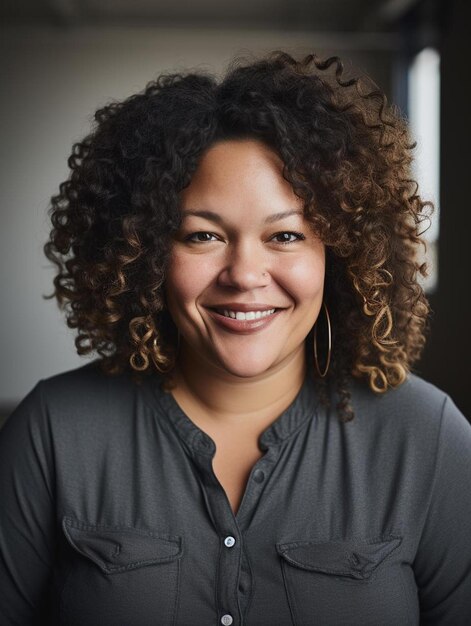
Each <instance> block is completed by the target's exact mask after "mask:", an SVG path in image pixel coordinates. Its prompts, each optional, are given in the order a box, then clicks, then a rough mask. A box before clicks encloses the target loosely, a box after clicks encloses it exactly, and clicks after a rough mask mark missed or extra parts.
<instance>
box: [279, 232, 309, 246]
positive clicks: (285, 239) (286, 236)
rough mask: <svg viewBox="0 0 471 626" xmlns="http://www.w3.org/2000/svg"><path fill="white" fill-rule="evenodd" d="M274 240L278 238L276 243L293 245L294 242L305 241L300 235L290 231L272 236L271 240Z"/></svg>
mask: <svg viewBox="0 0 471 626" xmlns="http://www.w3.org/2000/svg"><path fill="white" fill-rule="evenodd" d="M292 237H294V238H295V239H292ZM276 238H278V243H281V244H288V243H295V242H296V241H302V240H303V239H306V237H305V236H304V235H303V234H302V233H296V232H292V231H290V230H287V231H284V232H281V233H276V234H275V235H273V237H272V239H276ZM280 238H281V239H280Z"/></svg>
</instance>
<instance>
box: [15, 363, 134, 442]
mask: <svg viewBox="0 0 471 626" xmlns="http://www.w3.org/2000/svg"><path fill="white" fill-rule="evenodd" d="M138 388H139V386H138V384H137V383H136V382H135V381H134V380H133V379H132V376H131V375H130V373H128V372H125V373H122V374H117V375H109V374H106V373H105V372H103V370H102V369H101V367H100V361H99V360H98V359H97V360H94V361H91V362H89V363H86V364H85V365H83V366H81V367H78V368H75V369H72V370H69V371H66V372H62V373H60V374H56V375H54V376H50V377H48V378H44V379H42V380H40V381H39V382H38V383H37V384H36V385H35V387H34V388H33V389H32V390H31V391H30V392H29V393H28V394H27V396H26V397H25V398H24V399H23V400H22V402H21V403H20V404H19V406H18V407H17V408H16V409H15V411H14V412H13V413H12V414H11V416H10V417H9V418H8V419H7V421H6V424H5V427H6V426H7V425H8V428H11V427H12V423H13V422H14V423H15V424H16V427H18V426H19V424H20V423H21V422H28V423H29V424H30V426H33V427H34V426H39V425H41V426H42V428H46V427H47V428H48V429H51V431H56V432H57V431H63V430H70V432H74V431H80V430H83V429H87V430H89V428H90V427H92V426H93V428H92V429H91V430H92V431H93V430H94V429H96V428H97V427H98V424H100V425H101V426H103V427H104V428H106V426H107V425H108V426H109V428H112V427H113V426H115V425H116V423H117V422H120V421H122V415H123V414H126V415H132V414H133V407H134V406H135V397H136V393H137V390H138Z"/></svg>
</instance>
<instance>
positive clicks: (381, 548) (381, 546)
mask: <svg viewBox="0 0 471 626" xmlns="http://www.w3.org/2000/svg"><path fill="white" fill-rule="evenodd" d="M401 542H402V538H401V537H390V538H389V539H387V540H384V539H383V540H381V541H377V542H359V541H327V542H315V541H293V542H291V543H277V544H276V549H277V551H278V554H279V555H280V556H281V557H283V559H284V560H285V561H287V562H288V563H290V564H291V565H294V566H295V567H299V568H301V569H304V570H311V571H316V572H323V573H325V574H335V575H337V576H348V577H350V578H356V579H359V580H364V579H367V578H369V577H370V576H371V574H372V573H373V572H374V570H375V569H376V568H377V567H378V565H379V564H380V563H381V562H382V561H384V559H385V558H386V557H387V556H388V555H389V554H391V552H393V551H394V550H395V549H396V548H397V547H398V546H399V545H400V544H401Z"/></svg>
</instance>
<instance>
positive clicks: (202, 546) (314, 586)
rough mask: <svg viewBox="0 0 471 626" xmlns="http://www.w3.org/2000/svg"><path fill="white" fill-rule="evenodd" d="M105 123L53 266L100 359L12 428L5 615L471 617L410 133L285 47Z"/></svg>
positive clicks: (449, 419) (60, 213)
mask: <svg viewBox="0 0 471 626" xmlns="http://www.w3.org/2000/svg"><path fill="white" fill-rule="evenodd" d="M333 70H334V71H333ZM96 122H97V123H96V127H95V128H94V130H93V132H92V133H91V134H90V135H89V136H88V137H86V138H85V140H84V141H83V142H81V143H79V144H77V145H76V146H75V147H74V151H73V154H72V156H71V158H70V160H69V164H70V167H71V170H72V171H71V175H70V178H69V180H68V181H67V182H65V183H63V184H62V186H61V188H60V193H59V194H58V195H57V196H55V197H54V198H53V200H52V222H53V230H52V232H51V237H50V240H49V242H48V243H47V244H46V246H45V251H46V255H47V257H48V258H49V259H50V260H51V261H52V262H54V263H55V264H56V265H57V268H58V273H57V276H56V278H55V281H54V284H55V296H56V297H57V299H58V301H59V303H60V304H61V305H62V306H64V307H65V308H66V310H67V320H68V325H69V327H71V328H76V329H77V331H78V336H77V339H76V345H77V349H78V352H79V354H87V353H89V352H91V351H92V350H96V351H97V352H98V354H99V355H100V357H101V358H100V359H99V360H97V361H92V362H90V363H88V364H87V365H85V366H83V367H81V368H79V369H76V370H74V371H70V372H66V373H64V374H61V375H59V376H54V377H52V378H48V379H47V380H42V381H41V382H39V383H38V384H37V385H36V387H35V388H34V389H33V391H32V392H31V393H30V394H29V395H28V396H27V397H26V398H25V399H24V401H23V402H22V403H21V405H20V406H19V407H18V409H17V410H16V411H15V412H14V414H13V415H12V416H11V417H10V419H9V420H8V422H7V424H6V426H5V427H4V429H3V431H2V433H1V441H0V451H1V461H0V463H1V473H0V476H1V498H2V503H3V505H2V509H1V513H0V515H1V518H0V519H1V525H2V538H1V546H0V550H1V560H0V572H1V573H0V576H1V581H0V582H1V589H2V599H1V600H0V610H1V615H2V620H1V623H2V624H8V625H9V624H39V623H41V624H67V625H68V626H71V625H79V624H80V625H86V626H93V625H95V624H100V625H102V624H110V625H123V626H129V625H131V624H132V625H133V626H140V625H148V624H158V625H159V626H165V625H169V624H177V625H193V624H195V625H201V624H215V625H216V624H223V625H225V626H229V625H231V624H233V625H239V624H244V625H247V626H248V625H250V626H252V625H254V626H263V625H265V624H269V625H271V626H273V625H280V626H285V625H286V626H288V625H291V624H295V625H297V626H299V625H301V624H302V625H305V624H322V625H331V624H333V625H337V624H355V625H357V624H362V625H371V626H373V625H374V626H377V625H378V624H381V625H382V626H385V625H391V626H392V625H394V626H397V624H410V625H412V624H419V623H420V624H434V625H435V624H437V625H438V624H440V625H443V624H449V625H452V624H453V626H458V625H464V624H469V623H470V618H471V550H470V545H471V539H470V532H469V531H470V530H471V529H470V519H471V490H470V489H469V484H470V480H471V463H470V458H471V427H470V425H469V423H468V422H467V421H466V419H465V418H464V416H463V415H462V414H461V413H460V412H459V410H458V409H457V407H456V406H455V405H454V403H453V401H452V400H451V399H450V397H449V396H448V395H447V394H446V393H444V392H443V391H441V390H440V389H438V388H436V387H435V386H433V385H432V384H430V383H428V382H426V381H424V380H422V379H421V378H420V377H419V376H417V375H416V374H414V373H412V367H413V364H414V363H415V362H416V361H417V359H418V357H419V356H420V353H421V350H422V348H423V345H424V341H425V332H426V324H427V316H428V311H429V309H428V303H427V300H426V298H425V295H424V293H423V291H422V289H421V287H420V286H419V284H418V282H417V277H418V274H419V273H420V274H422V275H425V274H426V267H425V265H419V263H418V262H417V261H416V258H415V255H416V250H417V247H418V245H420V244H421V242H422V240H421V238H420V233H419V230H420V223H421V221H422V220H423V219H424V217H425V216H424V212H425V209H426V208H427V207H428V206H429V203H427V202H424V201H423V200H422V199H421V198H420V197H419V195H418V194H417V188H416V184H415V183H414V182H413V181H412V180H411V179H410V175H409V166H410V162H411V149H412V147H413V146H412V145H411V143H410V140H409V138H408V134H407V128H406V124H405V122H404V121H403V120H402V119H401V118H400V116H399V115H398V113H397V112H396V111H395V110H394V109H391V108H389V107H388V106H387V104H386V101H385V97H384V95H383V94H382V93H381V92H379V91H378V90H377V89H376V88H372V89H371V88H369V89H366V88H365V83H362V84H360V83H359V82H358V81H357V80H350V81H345V80H343V78H342V65H341V63H340V61H339V60H338V59H336V58H331V59H329V60H327V61H325V62H322V61H320V60H319V59H317V58H316V57H315V56H312V55H309V56H308V57H306V58H304V59H302V60H296V59H294V58H292V57H291V56H289V55H288V54H285V53H283V52H275V53H272V54H270V55H268V56H267V57H265V58H262V59H258V60H252V61H250V62H237V63H234V64H233V65H232V66H231V67H230V68H229V70H228V72H227V73H226V75H225V76H224V78H223V79H222V81H221V82H218V81H217V80H216V79H215V78H214V77H212V76H210V75H207V74H203V73H199V74H197V73H188V74H183V75H166V76H162V77H160V78H159V79H158V80H157V81H155V82H153V83H150V84H149V85H148V87H147V88H146V90H145V91H144V92H143V93H141V94H137V95H134V96H132V97H130V98H128V99H127V100H125V101H124V102H120V103H115V104H111V105H109V106H107V107H105V108H103V109H101V110H99V111H98V112H97V114H96Z"/></svg>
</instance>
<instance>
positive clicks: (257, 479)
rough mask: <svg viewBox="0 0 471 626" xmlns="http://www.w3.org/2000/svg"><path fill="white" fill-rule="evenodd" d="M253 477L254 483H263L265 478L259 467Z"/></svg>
mask: <svg viewBox="0 0 471 626" xmlns="http://www.w3.org/2000/svg"><path fill="white" fill-rule="evenodd" d="M253 479H254V481H255V482H256V483H263V481H264V480H265V473H264V472H263V471H262V470H261V469H258V470H255V472H254V474H253Z"/></svg>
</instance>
